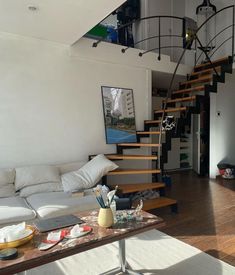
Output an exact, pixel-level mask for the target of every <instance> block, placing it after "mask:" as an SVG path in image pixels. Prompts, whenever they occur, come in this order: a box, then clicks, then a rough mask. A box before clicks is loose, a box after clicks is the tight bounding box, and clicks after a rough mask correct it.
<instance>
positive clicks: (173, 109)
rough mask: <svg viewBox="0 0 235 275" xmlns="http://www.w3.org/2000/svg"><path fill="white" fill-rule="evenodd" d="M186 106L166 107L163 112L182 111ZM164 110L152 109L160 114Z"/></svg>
mask: <svg viewBox="0 0 235 275" xmlns="http://www.w3.org/2000/svg"><path fill="white" fill-rule="evenodd" d="M186 110H187V107H177V108H167V109H166V110H165V113H173V112H182V111H186ZM163 111H164V110H157V111H154V113H155V114H160V113H163Z"/></svg>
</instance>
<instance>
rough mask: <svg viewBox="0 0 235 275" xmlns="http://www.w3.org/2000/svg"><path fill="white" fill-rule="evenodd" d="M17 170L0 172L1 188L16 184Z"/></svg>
mask: <svg viewBox="0 0 235 275" xmlns="http://www.w3.org/2000/svg"><path fill="white" fill-rule="evenodd" d="M14 181H15V169H1V170H0V186H3V185H7V184H9V183H14Z"/></svg>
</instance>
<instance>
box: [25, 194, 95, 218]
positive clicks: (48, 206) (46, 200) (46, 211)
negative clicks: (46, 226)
mask: <svg viewBox="0 0 235 275" xmlns="http://www.w3.org/2000/svg"><path fill="white" fill-rule="evenodd" d="M27 202H28V203H29V204H30V205H31V207H32V208H34V209H35V211H36V212H37V215H38V218H52V217H57V216H62V215H67V214H72V213H75V212H79V211H85V210H92V209H97V208H98V207H99V206H98V204H97V201H96V198H95V196H94V195H89V196H84V197H79V198H77V197H71V195H70V194H68V193H64V192H51V193H41V194H34V195H31V196H29V197H27Z"/></svg>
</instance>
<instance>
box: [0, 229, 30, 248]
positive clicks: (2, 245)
mask: <svg viewBox="0 0 235 275" xmlns="http://www.w3.org/2000/svg"><path fill="white" fill-rule="evenodd" d="M34 232H35V228H34V227H33V226H31V225H26V230H25V236H24V237H23V238H21V239H19V240H15V241H12V242H6V243H0V249H4V248H14V247H18V246H20V245H22V244H25V243H27V242H29V241H30V240H32V238H33V235H34Z"/></svg>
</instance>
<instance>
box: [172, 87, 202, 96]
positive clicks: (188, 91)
mask: <svg viewBox="0 0 235 275" xmlns="http://www.w3.org/2000/svg"><path fill="white" fill-rule="evenodd" d="M204 90H205V86H204V85H202V86H197V87H191V88H188V89H181V90H177V91H173V92H172V94H173V95H177V94H186V93H190V92H201V91H204Z"/></svg>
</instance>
